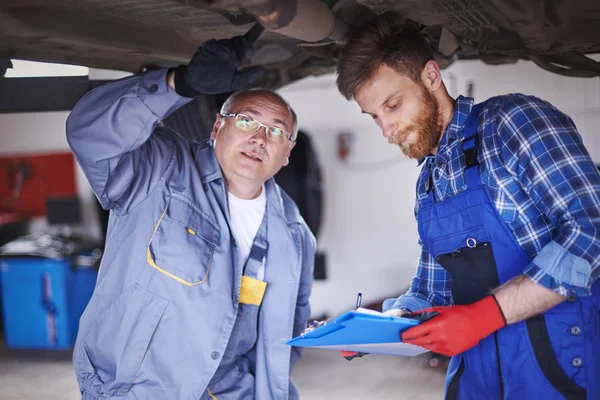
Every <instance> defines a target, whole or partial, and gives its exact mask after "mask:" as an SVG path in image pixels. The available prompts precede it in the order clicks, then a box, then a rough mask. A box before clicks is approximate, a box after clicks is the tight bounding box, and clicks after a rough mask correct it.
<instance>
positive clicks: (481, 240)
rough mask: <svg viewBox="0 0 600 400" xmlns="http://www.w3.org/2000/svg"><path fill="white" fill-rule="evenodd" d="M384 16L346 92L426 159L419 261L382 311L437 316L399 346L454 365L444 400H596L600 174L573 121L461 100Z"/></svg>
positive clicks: (417, 44) (418, 43)
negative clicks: (424, 350)
mask: <svg viewBox="0 0 600 400" xmlns="http://www.w3.org/2000/svg"><path fill="white" fill-rule="evenodd" d="M397 20H398V19H397V18H396V16H391V17H389V16H386V15H383V16H381V17H378V18H377V19H376V20H375V21H374V22H372V23H368V24H365V25H364V26H362V27H361V28H360V29H358V30H357V31H356V32H355V33H354V34H353V36H352V37H351V39H350V40H349V42H348V43H347V45H346V46H345V48H344V49H343V51H342V54H341V56H340V61H339V67H338V74H339V76H338V80H337V83H338V88H339V90H340V92H341V93H342V94H343V95H344V96H345V97H346V98H347V99H352V98H354V99H355V100H356V101H357V103H358V104H359V106H360V107H361V109H362V110H363V112H364V113H366V114H369V115H370V116H371V117H372V118H373V119H374V121H375V122H376V123H377V125H378V126H379V127H380V128H381V130H382V131H383V135H384V137H386V138H387V139H388V141H389V142H390V143H392V144H395V145H397V146H399V147H400V148H401V149H402V151H403V152H404V153H405V154H406V155H407V156H409V157H411V158H414V159H417V160H418V162H419V165H420V166H421V174H420V177H419V179H418V182H417V196H416V204H415V215H416V216H417V220H418V229H419V236H420V243H421V245H422V255H421V258H420V262H419V265H418V268H417V271H416V275H415V277H414V278H413V280H412V284H411V286H410V289H409V290H408V292H407V293H406V294H404V295H402V296H400V297H399V298H398V299H390V300H387V301H386V302H385V303H384V307H383V308H384V311H387V312H389V313H394V314H397V315H401V314H403V313H405V312H424V311H435V312H437V313H438V315H437V316H436V317H434V318H433V319H431V320H430V321H428V322H425V323H423V324H421V325H419V326H417V327H414V328H411V329H409V330H407V331H405V332H403V333H402V334H401V338H402V341H404V342H406V343H412V344H415V345H419V346H422V347H425V348H427V349H429V350H431V351H434V352H437V353H441V354H445V355H448V356H453V358H452V360H451V362H450V366H449V369H448V375H447V380H446V398H447V399H457V398H460V399H500V398H502V399H505V398H506V399H526V398H529V399H534V398H535V399H538V398H544V399H545V400H549V399H565V398H568V399H586V398H587V399H598V398H600V384H599V381H600V380H599V379H598V371H599V370H600V356H599V354H600V314H599V312H598V306H599V304H600V284H599V280H598V277H599V274H600V268H598V266H599V264H600V235H599V232H600V212H599V205H600V174H599V173H598V170H597V168H596V166H595V164H594V162H593V161H592V159H591V158H590V156H589V154H588V152H587V150H586V148H585V147H584V145H583V143H582V139H581V137H580V135H579V133H578V132H577V129H576V128H575V125H574V123H573V121H571V119H570V118H569V117H568V116H566V115H565V114H563V113H561V112H560V111H559V110H557V109H556V108H555V107H553V106H552V105H551V104H549V103H547V102H545V101H543V100H540V99H538V98H535V97H532V96H526V95H523V94H510V95H504V96H498V97H493V98H491V99H489V100H487V101H485V102H483V103H480V104H477V105H474V101H473V99H471V98H467V97H463V96H459V97H458V98H457V99H453V98H452V97H450V95H449V94H448V91H447V90H446V87H445V85H444V83H443V81H442V77H441V73H440V68H439V66H438V64H437V63H436V62H435V61H434V60H433V56H432V53H431V50H430V48H429V46H428V44H427V43H426V42H425V41H424V40H423V38H422V37H421V36H420V35H419V34H418V33H415V32H413V31H411V30H409V29H404V26H403V25H401V24H398V23H397V22H396V21H397Z"/></svg>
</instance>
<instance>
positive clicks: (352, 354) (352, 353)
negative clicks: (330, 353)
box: [340, 350, 369, 361]
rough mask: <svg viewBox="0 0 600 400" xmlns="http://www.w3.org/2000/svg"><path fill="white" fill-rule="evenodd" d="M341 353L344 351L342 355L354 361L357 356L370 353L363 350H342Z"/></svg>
mask: <svg viewBox="0 0 600 400" xmlns="http://www.w3.org/2000/svg"><path fill="white" fill-rule="evenodd" d="M340 353H342V357H344V358H345V359H346V360H348V361H352V360H354V359H355V358H357V357H363V356H365V355H367V354H369V353H362V352H360V351H359V352H356V351H346V350H340Z"/></svg>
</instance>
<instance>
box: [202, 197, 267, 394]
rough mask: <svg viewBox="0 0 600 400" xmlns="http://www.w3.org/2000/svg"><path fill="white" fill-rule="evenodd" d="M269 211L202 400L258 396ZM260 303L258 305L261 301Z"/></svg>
mask: <svg viewBox="0 0 600 400" xmlns="http://www.w3.org/2000/svg"><path fill="white" fill-rule="evenodd" d="M267 237H268V236H267V211H266V209H265V215H264V217H263V220H262V222H261V224H260V227H259V228H258V232H257V233H256V236H255V238H254V242H253V243H252V248H251V249H250V254H249V256H248V260H247V261H246V264H245V265H244V275H243V278H242V288H241V294H240V303H239V306H238V307H239V308H238V312H237V319H236V321H235V324H234V326H233V330H232V332H231V336H230V337H229V342H228V343H227V348H226V349H225V354H224V355H223V359H222V361H221V364H219V367H218V368H217V371H216V372H215V375H214V376H213V378H212V379H211V381H210V383H209V384H208V388H207V390H206V393H205V394H203V396H202V398H201V400H208V399H210V400H214V399H219V400H238V399H249V400H251V399H254V398H255V395H254V393H255V391H254V374H255V371H256V356H255V354H254V346H255V344H256V338H257V335H258V313H259V310H260V303H261V302H262V297H263V296H264V292H265V289H266V283H264V284H262V281H260V280H258V271H259V269H260V267H261V265H264V264H266V263H265V257H266V255H267V248H268V245H269V243H268V242H267ZM257 303H258V304H257Z"/></svg>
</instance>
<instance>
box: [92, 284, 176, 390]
mask: <svg viewBox="0 0 600 400" xmlns="http://www.w3.org/2000/svg"><path fill="white" fill-rule="evenodd" d="M168 305H169V301H168V300H166V299H163V298H162V297H159V296H157V295H155V294H153V293H150V292H148V291H147V290H146V289H144V288H142V287H141V286H139V285H138V284H137V283H136V284H133V285H132V286H130V287H128V288H126V289H125V290H124V291H123V293H122V294H121V295H120V296H119V297H118V298H117V300H116V301H115V302H114V303H113V304H112V305H111V306H110V307H109V308H108V309H107V310H106V311H104V312H103V313H102V314H100V315H99V316H98V319H97V320H96V323H95V326H94V328H93V329H91V330H90V332H89V333H88V334H87V335H86V336H85V338H84V340H83V344H84V348H85V353H86V358H87V360H86V361H87V362H89V364H90V366H91V367H92V369H93V371H94V375H95V376H93V377H91V379H89V381H91V382H95V383H96V384H93V385H92V386H93V387H90V388H87V389H86V388H84V390H92V391H100V393H102V394H109V395H111V396H124V395H125V394H127V392H128V391H129V389H130V388H131V386H132V385H133V384H134V382H135V378H136V377H137V375H138V373H139V371H140V369H141V368H142V363H143V361H144V358H145V356H146V353H147V351H148V348H149V347H150V342H151V339H152V336H153V335H154V332H155V331H156V328H157V327H158V324H159V323H160V320H161V319H162V316H163V314H164V313H165V310H166V309H167V306H168ZM98 383H100V385H99V386H98V385H97V384H98Z"/></svg>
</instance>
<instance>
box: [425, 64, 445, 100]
mask: <svg viewBox="0 0 600 400" xmlns="http://www.w3.org/2000/svg"><path fill="white" fill-rule="evenodd" d="M421 81H422V82H423V84H424V85H425V87H426V88H427V90H429V91H430V92H435V91H436V90H438V89H439V87H440V86H441V85H442V73H441V71H440V66H439V65H438V63H437V62H435V61H433V60H429V61H427V64H425V67H423V71H421Z"/></svg>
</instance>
